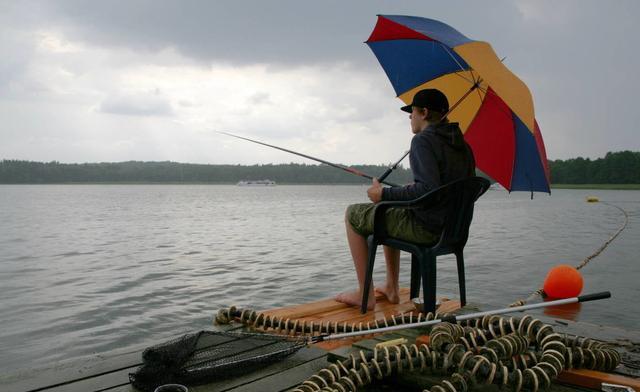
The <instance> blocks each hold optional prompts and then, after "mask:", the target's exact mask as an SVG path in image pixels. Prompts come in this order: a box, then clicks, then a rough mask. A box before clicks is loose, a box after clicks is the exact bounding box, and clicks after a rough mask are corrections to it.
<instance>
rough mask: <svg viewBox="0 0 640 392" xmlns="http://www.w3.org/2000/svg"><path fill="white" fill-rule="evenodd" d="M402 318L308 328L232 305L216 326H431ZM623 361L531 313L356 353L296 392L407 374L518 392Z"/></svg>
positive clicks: (443, 387)
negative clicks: (424, 340) (572, 372)
mask: <svg viewBox="0 0 640 392" xmlns="http://www.w3.org/2000/svg"><path fill="white" fill-rule="evenodd" d="M436 317H440V315H438V314H436V315H434V314H432V313H429V314H428V315H426V316H422V315H420V314H418V315H415V314H413V313H401V314H400V315H396V316H392V317H390V318H389V319H383V320H376V321H373V322H368V323H361V322H360V323H350V324H349V323H347V322H343V323H337V322H334V323H330V322H311V321H309V322H306V321H300V320H297V319H293V320H292V319H289V318H287V319H284V318H282V317H276V316H269V315H266V314H264V313H258V312H256V311H255V310H252V309H239V308H236V307H230V308H227V309H221V310H220V311H219V312H218V314H217V315H216V319H215V321H216V323H217V324H227V323H230V322H231V321H232V320H236V321H239V322H241V323H243V324H245V325H247V326H251V327H253V328H256V329H262V330H264V331H270V332H276V333H280V334H290V335H310V336H312V335H314V334H318V333H323V334H324V333H327V334H331V333H342V332H355V331H362V330H372V331H374V330H375V329H377V328H382V327H385V326H391V325H399V324H403V323H414V322H419V321H424V320H433V319H434V318H436ZM619 363H620V355H619V354H618V352H617V351H615V350H614V349H613V348H612V347H610V346H607V345H605V344H603V343H599V342H596V341H593V340H591V339H587V338H582V337H577V336H569V335H566V334H563V335H561V334H558V333H555V332H554V330H553V328H552V327H551V326H550V325H548V324H544V323H543V322H542V321H540V320H538V319H534V318H532V317H531V316H529V315H527V316H524V317H522V318H520V319H518V318H514V317H510V318H506V317H503V316H496V315H494V316H485V317H483V318H478V319H473V320H466V321H461V322H458V323H457V324H451V323H439V324H437V325H435V326H434V327H433V328H432V329H431V332H430V345H429V346H427V345H420V346H417V345H416V344H412V345H404V344H402V345H398V346H393V347H383V348H376V349H374V351H373V352H365V351H359V352H358V353H355V354H351V355H350V357H349V358H348V359H346V360H343V361H338V362H337V363H334V364H331V365H329V366H328V367H326V368H324V369H322V370H320V371H319V372H317V373H316V374H314V375H312V376H311V377H310V378H308V379H307V380H306V381H304V382H303V383H302V384H300V385H299V386H298V387H297V388H296V389H294V392H318V391H323V392H336V391H337V392H348V391H351V392H355V391H356V390H357V389H358V388H360V387H363V386H365V385H368V384H371V383H372V382H374V379H377V380H381V379H383V378H385V377H390V376H392V375H397V374H400V373H402V372H404V371H409V372H421V373H425V374H434V375H439V376H446V377H447V378H446V379H444V380H442V381H441V382H440V383H439V384H438V385H435V386H433V387H432V388H431V389H429V390H428V391H429V392H466V391H469V390H470V389H472V388H473V387H474V386H476V385H480V384H494V385H499V386H506V385H508V386H511V387H512V388H513V390H514V392H520V391H521V390H528V391H531V392H537V391H538V390H539V389H540V388H548V387H549V386H550V385H551V382H552V380H553V379H555V378H556V377H557V376H558V374H560V372H562V371H563V370H564V369H571V368H587V369H594V370H602V371H611V370H613V369H615V368H616V366H618V364H619ZM425 391H427V390H425Z"/></svg>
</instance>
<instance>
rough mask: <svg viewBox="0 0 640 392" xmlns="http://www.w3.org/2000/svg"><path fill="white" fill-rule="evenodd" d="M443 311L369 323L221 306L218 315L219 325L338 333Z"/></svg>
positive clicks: (424, 318) (287, 332)
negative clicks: (309, 319) (319, 319)
mask: <svg viewBox="0 0 640 392" xmlns="http://www.w3.org/2000/svg"><path fill="white" fill-rule="evenodd" d="M436 317H439V314H438V313H436V314H433V313H427V314H426V315H424V314H422V313H418V314H414V313H413V312H410V313H400V314H399V315H395V316H392V317H390V318H388V319H380V320H375V321H368V322H366V323H363V322H357V323H355V322H354V323H347V322H346V321H344V322H341V323H339V322H337V321H334V322H329V321H316V322H314V321H307V320H299V319H290V318H286V319H285V318H284V317H278V316H271V315H268V314H265V313H259V312H256V311H255V310H253V309H243V308H236V307H235V306H232V307H230V308H224V309H220V310H219V311H218V313H217V314H216V317H215V323H216V324H218V325H223V324H229V323H230V322H231V321H232V320H235V321H238V322H240V323H242V324H244V325H246V326H249V327H252V328H255V329H257V330H263V331H268V330H271V331H272V332H275V333H278V334H285V335H314V334H337V333H348V332H359V331H369V330H370V331H374V330H376V329H379V328H384V327H390V326H392V325H400V324H409V323H419V322H422V321H429V320H434V319H435V318H436Z"/></svg>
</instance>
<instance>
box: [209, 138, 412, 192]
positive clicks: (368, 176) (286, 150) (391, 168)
mask: <svg viewBox="0 0 640 392" xmlns="http://www.w3.org/2000/svg"><path fill="white" fill-rule="evenodd" d="M216 132H218V133H221V134H223V135H227V136H231V137H235V138H238V139H242V140H246V141H249V142H252V143H257V144H262V145H263V146H267V147H271V148H275V149H277V150H281V151H285V152H288V153H290V154H295V155H299V156H301V157H304V158H308V159H311V160H314V161H317V162H320V163H324V164H326V165H329V166H331V167H335V168H337V169H341V170H344V171H346V172H347V173H351V174H355V175H356V176H360V177H364V178H368V179H370V180H373V179H374V178H375V177H373V176H371V175H369V174H367V173H364V172H361V171H360V170H358V169H354V168H352V167H349V166H344V165H340V164H338V163H332V162H329V161H325V160H324V159H320V158H316V157H312V156H310V155H306V154H302V153H300V152H296V151H292V150H288V149H286V148H282V147H278V146H274V145H273V144H267V143H264V142H261V141H258V140H253V139H249V138H247V137H242V136H238V135H234V134H232V133H229V132H222V131H216ZM408 154H409V151H407V152H406V153H405V154H404V155H403V156H402V158H400V159H399V160H398V161H397V162H396V163H394V164H392V165H389V168H388V169H387V170H386V171H385V172H384V173H383V174H382V175H381V176H380V177H378V178H377V180H378V181H379V182H380V183H383V184H387V185H389V186H400V185H398V184H394V183H393V182H388V181H384V180H385V179H386V178H387V177H388V176H389V174H391V172H392V171H393V170H395V169H396V168H397V167H398V165H399V164H400V162H401V161H402V160H403V159H404V157H406V156H407V155H408Z"/></svg>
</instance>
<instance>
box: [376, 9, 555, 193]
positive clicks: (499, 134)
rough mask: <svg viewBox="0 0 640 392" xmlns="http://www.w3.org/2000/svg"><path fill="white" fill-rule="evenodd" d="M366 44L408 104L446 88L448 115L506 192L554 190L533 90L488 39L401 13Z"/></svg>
mask: <svg viewBox="0 0 640 392" xmlns="http://www.w3.org/2000/svg"><path fill="white" fill-rule="evenodd" d="M367 44H368V45H369V47H370V48H371V50H372V51H373V53H374V54H375V55H376V57H377V58H378V61H379V62H380V65H382V68H383V69H384V71H385V72H386V74H387V76H388V77H389V80H390V81H391V84H392V85H393V88H394V89H395V91H396V95H397V96H398V98H400V99H401V100H402V101H404V102H405V103H406V104H409V103H410V102H411V100H412V98H413V95H414V94H415V93H416V92H417V91H419V90H422V89H424V88H437V89H439V90H440V91H442V92H444V93H445V94H446V95H447V97H448V99H449V102H450V104H451V111H450V113H449V116H448V117H449V119H450V121H453V122H458V123H459V124H460V129H462V132H463V134H464V137H465V140H466V141H467V143H469V145H470V146H471V148H472V149H473V153H474V155H475V158H476V165H477V167H478V168H479V169H480V170H482V171H483V172H484V173H486V174H487V175H489V176H491V177H492V178H493V179H495V180H496V181H497V182H498V183H500V184H501V185H502V186H504V187H505V188H506V189H507V190H509V191H531V192H534V191H539V192H549V168H548V164H547V157H546V152H545V149H544V142H543V140H542V134H541V133H540V128H539V127H538V124H537V122H536V119H535V115H534V110H533V99H532V97H531V93H530V92H529V89H528V88H527V86H526V85H525V84H524V83H523V82H522V81H521V80H520V79H518V78H517V77H516V76H515V75H514V74H513V73H511V71H509V70H508V69H507V67H505V66H504V64H503V63H502V61H501V60H500V59H499V58H498V56H497V55H496V54H495V52H494V51H493V49H492V48H491V45H489V44H488V43H486V42H482V41H474V40H471V39H469V38H467V37H465V36H464V35H462V34H461V33H460V32H458V31H457V30H455V29H454V28H452V27H451V26H448V25H446V24H444V23H442V22H438V21H436V20H433V19H427V18H420V17H414V16H397V15H379V16H378V22H377V24H376V26H375V28H374V29H373V32H372V33H371V36H370V37H369V39H368V40H367Z"/></svg>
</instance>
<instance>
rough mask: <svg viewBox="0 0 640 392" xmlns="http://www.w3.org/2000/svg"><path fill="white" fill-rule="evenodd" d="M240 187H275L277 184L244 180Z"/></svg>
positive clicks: (269, 181) (240, 182)
mask: <svg viewBox="0 0 640 392" xmlns="http://www.w3.org/2000/svg"><path fill="white" fill-rule="evenodd" d="M237 185H238V186H275V185H276V182H275V181H271V180H243V181H239V182H238V184H237Z"/></svg>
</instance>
